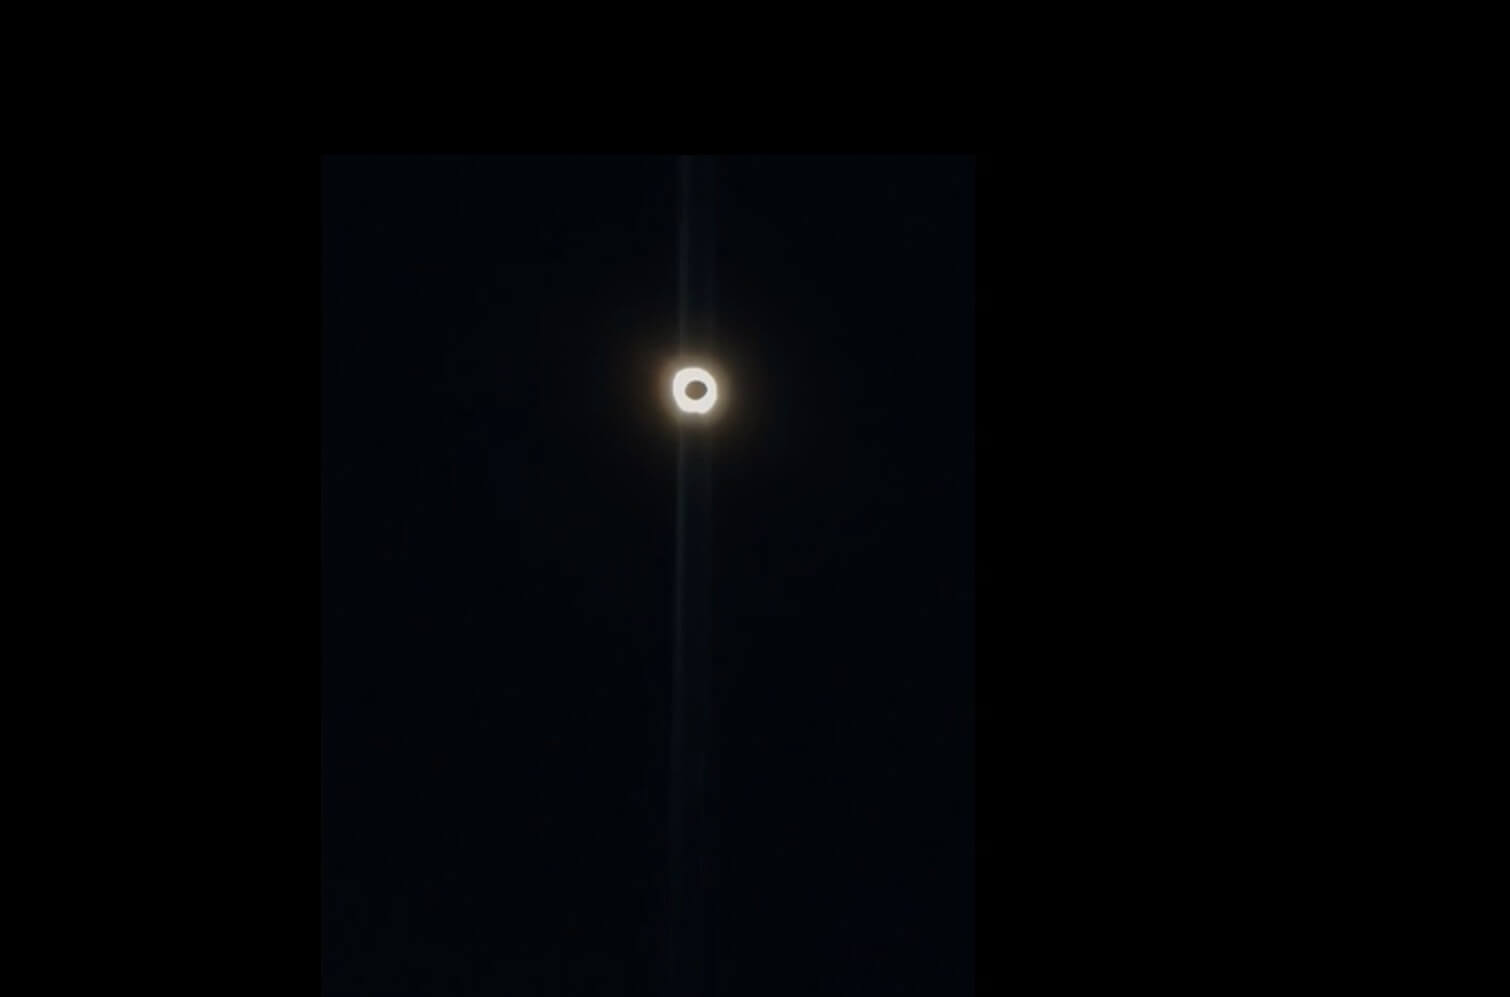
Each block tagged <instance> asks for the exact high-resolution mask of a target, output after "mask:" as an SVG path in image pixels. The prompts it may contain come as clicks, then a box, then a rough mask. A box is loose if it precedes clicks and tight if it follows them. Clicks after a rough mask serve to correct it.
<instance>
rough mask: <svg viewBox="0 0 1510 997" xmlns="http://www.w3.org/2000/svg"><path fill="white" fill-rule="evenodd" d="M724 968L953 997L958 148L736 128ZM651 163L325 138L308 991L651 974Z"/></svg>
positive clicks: (670, 293) (665, 729) (964, 724)
mask: <svg viewBox="0 0 1510 997" xmlns="http://www.w3.org/2000/svg"><path fill="white" fill-rule="evenodd" d="M717 173H718V177H719V185H718V200H717V209H716V210H717V216H718V226H717V267H716V272H717V312H718V328H717V332H716V334H715V335H716V342H717V353H718V360H719V362H720V363H721V364H722V365H723V367H724V369H725V372H726V376H727V380H728V385H727V391H726V392H725V394H726V399H727V407H726V413H725V416H724V418H723V419H722V420H721V422H720V423H719V425H718V426H717V429H716V434H717V435H716V441H715V470H714V484H713V523H714V528H713V530H714V538H713V551H712V575H713V591H712V602H713V606H714V619H713V630H712V663H713V665H714V667H715V669H716V676H717V681H718V690H719V699H720V703H721V710H720V714H719V750H720V767H721V774H720V781H721V786H720V794H719V801H720V802H719V812H718V820H719V827H720V831H719V835H720V841H721V844H722V848H721V854H720V856H719V870H720V883H721V889H720V895H719V897H718V898H717V901H716V905H717V910H718V918H719V929H718V934H719V966H720V974H721V977H722V981H723V982H722V986H723V992H724V993H726V994H729V995H738V994H761V995H766V994H773V993H782V994H807V993H811V994H887V993H908V994H928V995H939V997H944V995H949V994H963V993H967V992H969V991H970V988H971V984H972V979H973V958H974V933H975V925H974V917H973V906H974V902H973V881H972V876H973V869H974V851H975V849H974V835H973V808H974V796H973V792H974V785H973V781H974V772H973V752H972V748H973V739H974V710H973V681H974V679H973V675H974V593H975V577H974V555H973V544H974V532H973V531H974V523H975V499H974V484H975V481H974V475H975V470H974V446H975V439H974V433H975V425H974V405H975V394H974V393H975V377H976V375H975V370H974V365H973V361H974V325H973V322H974V306H975V290H974V283H975V282H974V266H975V258H974V209H975V204H974V189H975V167H974V163H973V161H972V160H971V159H970V158H968V157H947V156H884V157H878V156H835V157H807V156H767V157H724V158H721V159H720V161H719V163H718V166H717ZM675 178H676V168H675V159H674V158H673V157H613V156H593V157H585V156H584V157H493V156H455V157H434V156H424V157H414V156H401V157H400V156H388V157H368V156H327V157H324V158H323V160H322V165H321V188H320V190H321V194H320V215H321V240H320V241H321V257H320V270H321V309H322V332H321V389H320V401H321V617H320V620H321V641H322V657H321V667H320V671H321V696H320V701H321V717H320V726H321V888H322V902H321V925H322V939H321V948H322V976H323V980H324V992H325V993H327V994H330V995H344V994H370V995H378V994H418V993H508V994H521V995H523V994H536V993H538V994H555V993H572V994H620V993H623V994H648V993H652V992H653V988H652V979H653V967H654V964H655V960H656V959H657V958H658V957H659V956H658V952H659V948H660V945H661V931H662V925H661V923H660V921H659V919H658V907H657V903H658V890H659V889H660V888H661V882H660V876H661V868H662V866H661V862H662V861H663V856H662V846H663V835H664V821H665V807H666V789H667V786H666V768H665V752H666V743H667V738H668V736H669V723H670V717H669V706H670V688H669V680H670V674H671V673H670V663H671V647H672V593H673V570H674V559H673V554H674V546H675V519H674V513H675V505H674V501H675V440H676V436H675V426H674V421H673V420H672V419H671V418H670V416H669V413H668V412H667V410H666V407H665V402H664V394H663V392H664V386H663V385H662V383H661V380H660V378H661V374H662V372H663V370H664V365H665V364H666V363H667V362H668V361H670V360H672V359H674V357H675V354H676V319H677V285H676V245H677V243H676V240H677V228H676V189H675Z"/></svg>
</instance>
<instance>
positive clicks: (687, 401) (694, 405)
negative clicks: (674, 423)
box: [671, 367, 718, 415]
mask: <svg viewBox="0 0 1510 997" xmlns="http://www.w3.org/2000/svg"><path fill="white" fill-rule="evenodd" d="M694 383H701V384H702V385H703V387H705V388H707V389H708V390H707V392H706V393H705V394H704V395H703V396H702V397H701V398H692V397H689V396H688V394H687V388H688V387H690V386H691V385H692V384H694ZM671 397H672V398H674V399H676V407H677V408H679V409H681V410H682V411H683V412H691V413H693V414H695V415H702V414H703V413H704V412H708V411H710V410H711V409H712V408H713V404H714V403H715V402H717V401H718V382H717V381H715V380H713V375H712V374H710V373H708V372H707V371H705V370H703V369H702V368H701V367H683V368H682V369H681V370H679V371H677V372H676V376H675V377H673V378H672V379H671Z"/></svg>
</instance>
